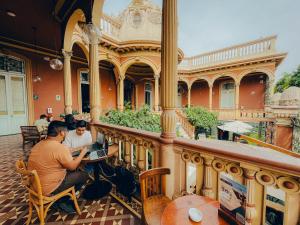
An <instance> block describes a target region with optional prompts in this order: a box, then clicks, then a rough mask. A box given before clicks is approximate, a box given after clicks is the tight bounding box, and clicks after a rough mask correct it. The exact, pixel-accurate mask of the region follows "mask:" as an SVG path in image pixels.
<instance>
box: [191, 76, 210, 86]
mask: <svg viewBox="0 0 300 225" xmlns="http://www.w3.org/2000/svg"><path fill="white" fill-rule="evenodd" d="M200 80H204V81H206V82H207V84H208V86H210V85H211V80H209V79H208V78H207V77H196V78H193V79H191V80H190V85H191V87H192V86H193V84H194V83H195V82H196V81H200Z"/></svg>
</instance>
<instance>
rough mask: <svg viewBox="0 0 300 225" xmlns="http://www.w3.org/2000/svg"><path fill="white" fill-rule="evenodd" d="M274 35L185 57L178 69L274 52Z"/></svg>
mask: <svg viewBox="0 0 300 225" xmlns="http://www.w3.org/2000/svg"><path fill="white" fill-rule="evenodd" d="M276 38H277V37H276V36H272V37H267V38H262V39H258V40H255V41H251V42H248V43H245V44H240V45H235V46H232V47H229V48H224V49H221V50H217V51H213V52H209V53H204V54H201V55H196V56H193V57H187V58H184V59H183V60H182V62H181V63H180V64H179V69H180V70H190V69H198V68H205V67H209V66H214V65H217V64H223V63H229V62H231V61H239V60H243V59H249V58H254V57H259V56H265V55H270V54H273V53H275V51H276V49H275V43H276Z"/></svg>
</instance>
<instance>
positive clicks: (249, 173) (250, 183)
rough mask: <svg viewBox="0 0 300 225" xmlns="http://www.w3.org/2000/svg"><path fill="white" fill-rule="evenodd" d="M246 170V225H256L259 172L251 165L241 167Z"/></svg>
mask: <svg viewBox="0 0 300 225" xmlns="http://www.w3.org/2000/svg"><path fill="white" fill-rule="evenodd" d="M241 166H242V167H243V170H244V177H245V181H246V187H247V198H246V215H245V219H246V223H245V224H246V225H252V224H254V219H255V218H256V213H257V212H256V209H255V174H256V172H257V171H258V170H259V169H258V168H255V167H253V166H251V165H241Z"/></svg>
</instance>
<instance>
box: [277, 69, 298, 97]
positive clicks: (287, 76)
mask: <svg viewBox="0 0 300 225" xmlns="http://www.w3.org/2000/svg"><path fill="white" fill-rule="evenodd" d="M291 86H295V87H300V65H299V66H298V68H297V70H296V71H294V72H292V73H284V75H283V77H282V78H281V79H280V80H279V81H278V82H277V83H276V86H275V93H276V92H280V93H281V92H283V91H284V90H285V89H287V88H289V87H291Z"/></svg>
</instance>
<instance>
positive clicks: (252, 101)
mask: <svg viewBox="0 0 300 225" xmlns="http://www.w3.org/2000/svg"><path fill="white" fill-rule="evenodd" d="M260 80H262V81H263V83H260ZM265 85H266V82H265V79H261V78H259V76H252V77H244V78H243V79H242V81H241V84H240V108H241V109H264V104H265Z"/></svg>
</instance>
